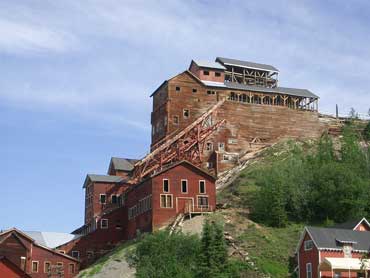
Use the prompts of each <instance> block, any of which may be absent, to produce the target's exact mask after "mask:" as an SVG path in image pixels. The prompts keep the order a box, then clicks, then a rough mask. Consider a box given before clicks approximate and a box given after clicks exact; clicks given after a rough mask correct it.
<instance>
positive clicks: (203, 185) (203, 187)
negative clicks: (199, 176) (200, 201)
mask: <svg viewBox="0 0 370 278" xmlns="http://www.w3.org/2000/svg"><path fill="white" fill-rule="evenodd" d="M199 193H200V194H204V193H206V181H203V180H202V181H199Z"/></svg>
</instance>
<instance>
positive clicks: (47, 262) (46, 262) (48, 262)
mask: <svg viewBox="0 0 370 278" xmlns="http://www.w3.org/2000/svg"><path fill="white" fill-rule="evenodd" d="M46 264H49V269H50V270H51V262H50V261H44V273H48V270H47V269H46Z"/></svg>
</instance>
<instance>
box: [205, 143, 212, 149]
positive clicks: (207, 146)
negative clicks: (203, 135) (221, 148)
mask: <svg viewBox="0 0 370 278" xmlns="http://www.w3.org/2000/svg"><path fill="white" fill-rule="evenodd" d="M206 150H207V151H213V144H212V143H211V142H207V143H206Z"/></svg>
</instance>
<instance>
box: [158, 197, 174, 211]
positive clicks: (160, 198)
mask: <svg viewBox="0 0 370 278" xmlns="http://www.w3.org/2000/svg"><path fill="white" fill-rule="evenodd" d="M162 196H166V205H167V196H171V206H170V207H167V206H165V207H163V206H162V202H161V200H162ZM159 205H160V208H163V209H172V208H173V194H160V195H159Z"/></svg>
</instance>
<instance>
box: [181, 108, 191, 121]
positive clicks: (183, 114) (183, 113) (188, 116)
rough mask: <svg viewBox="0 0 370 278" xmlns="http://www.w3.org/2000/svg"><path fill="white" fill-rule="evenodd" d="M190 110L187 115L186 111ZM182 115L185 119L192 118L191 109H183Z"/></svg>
mask: <svg viewBox="0 0 370 278" xmlns="http://www.w3.org/2000/svg"><path fill="white" fill-rule="evenodd" d="M186 111H187V112H188V113H187V114H188V115H187V116H185V112H186ZM182 117H183V118H184V119H189V118H190V109H183V110H182Z"/></svg>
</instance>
